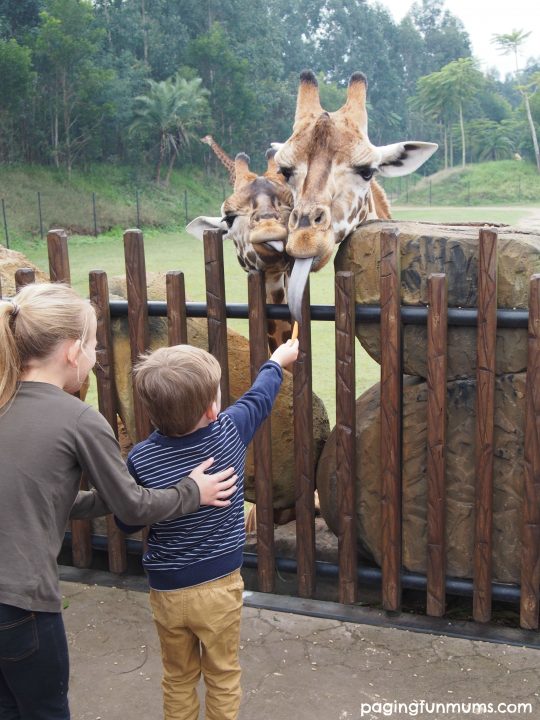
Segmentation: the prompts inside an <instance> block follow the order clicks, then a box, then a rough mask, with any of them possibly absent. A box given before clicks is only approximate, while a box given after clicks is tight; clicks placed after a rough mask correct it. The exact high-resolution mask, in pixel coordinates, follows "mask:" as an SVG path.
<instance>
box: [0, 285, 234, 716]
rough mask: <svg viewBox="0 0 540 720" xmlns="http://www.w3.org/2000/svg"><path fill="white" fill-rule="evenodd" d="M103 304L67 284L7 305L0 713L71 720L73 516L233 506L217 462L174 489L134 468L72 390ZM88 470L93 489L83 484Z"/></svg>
mask: <svg viewBox="0 0 540 720" xmlns="http://www.w3.org/2000/svg"><path fill="white" fill-rule="evenodd" d="M96 327H97V319H96V314H95V311H94V310H93V308H92V306H91V305H90V303H89V302H88V301H86V300H83V299H82V298H80V297H79V296H78V295H77V294H76V293H75V292H74V291H73V290H72V289H71V288H70V287H67V286H65V285H54V284H41V285H28V286H26V287H25V288H23V289H22V290H21V291H20V292H19V293H18V294H17V295H16V296H15V297H14V298H13V300H12V301H9V302H0V458H1V462H0V498H1V502H0V578H1V580H0V717H1V718H6V719H7V718H9V720H17V719H21V720H22V719H23V718H24V720H68V719H69V717H70V715H69V707H68V699H67V691H68V676H69V664H68V653H67V643H66V636H65V631H64V626H63V621H62V615H61V595H60V588H59V583H58V574H57V567H56V558H57V556H58V553H59V552H60V548H61V545H62V540H63V536H64V531H65V529H66V526H67V523H68V520H69V519H70V518H82V517H86V518H88V517H97V516H99V515H104V514H106V513H109V512H114V513H115V514H116V515H117V516H119V517H120V518H121V519H122V520H123V521H124V522H126V523H133V524H137V523H138V524H151V523H155V522H158V521H160V520H167V519H172V518H174V517H177V516H180V515H183V514H186V513H191V512H194V511H196V510H198V509H199V505H215V506H218V507H223V506H226V505H229V503H230V501H229V500H228V499H227V498H228V497H229V496H230V495H231V494H232V493H234V492H235V490H236V485H235V481H236V476H235V475H233V472H234V470H233V468H229V469H228V470H225V471H223V472H221V473H217V474H216V475H213V476H211V475H205V473H204V471H205V470H207V469H208V468H209V467H210V466H211V464H212V462H213V459H209V460H207V461H206V462H204V463H202V464H201V465H199V466H198V467H196V468H195V469H194V470H193V471H192V472H191V473H190V475H189V477H187V478H180V477H179V478H178V483H177V484H176V485H174V487H172V488H169V489H165V490H151V489H144V488H142V487H140V486H139V485H137V483H136V482H135V481H134V480H133V478H132V477H131V475H130V474H129V472H128V471H127V469H126V467H125V465H124V462H123V460H122V457H121V455H120V450H119V447H118V443H117V442H116V439H115V437H114V434H113V432H112V430H111V428H110V427H109V425H108V423H107V421H106V420H105V419H104V418H103V416H102V415H100V414H99V413H98V412H97V411H95V410H94V409H93V408H91V407H90V406H88V405H86V404H85V403H83V402H81V401H80V400H79V399H78V398H76V397H74V396H73V395H71V394H70V393H74V392H76V391H77V390H78V389H79V388H80V387H81V384H82V383H83V382H84V380H85V379H86V377H87V375H88V373H89V371H90V370H91V368H92V367H93V366H94V363H95V360H96V352H95V351H96ZM81 472H84V473H85V474H86V477H87V478H88V480H89V482H90V484H91V485H92V486H93V489H92V490H89V491H79V483H80V476H81Z"/></svg>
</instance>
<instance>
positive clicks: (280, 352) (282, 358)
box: [270, 340, 298, 367]
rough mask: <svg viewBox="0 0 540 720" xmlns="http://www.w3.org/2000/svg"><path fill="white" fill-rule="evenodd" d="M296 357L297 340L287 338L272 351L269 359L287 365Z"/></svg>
mask: <svg viewBox="0 0 540 720" xmlns="http://www.w3.org/2000/svg"><path fill="white" fill-rule="evenodd" d="M297 357H298V340H287V342H286V343H283V345H280V346H279V347H278V348H277V349H276V350H274V352H273V353H272V355H271V357H270V360H273V361H274V362H277V363H278V365H281V367H287V365H290V364H291V363H293V362H294V361H295V360H296V358H297Z"/></svg>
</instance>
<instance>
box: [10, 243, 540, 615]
mask: <svg viewBox="0 0 540 720" xmlns="http://www.w3.org/2000/svg"><path fill="white" fill-rule="evenodd" d="M48 247H49V264H50V277H51V280H54V281H65V282H69V280H70V271H69V257H68V246H67V237H66V234H65V233H64V232H63V231H58V230H56V231H51V232H50V233H49V234H48ZM124 248H125V264H126V276H127V289H128V301H127V316H128V324H129V334H130V342H131V355H132V359H133V360H134V359H135V358H136V357H137V356H138V354H139V353H141V352H143V351H145V350H146V349H147V348H148V347H149V325H148V303H147V294H146V271H145V257H144V246H143V237H142V233H141V232H140V231H139V230H128V231H127V232H126V233H125V234H124ZM204 252H205V271H206V299H207V302H206V306H207V319H208V345H209V347H208V349H209V351H210V352H211V353H212V354H213V355H214V356H215V357H216V358H217V359H218V360H219V362H220V364H221V367H222V387H221V390H222V397H223V405H224V406H225V405H226V404H227V403H228V398H229V377H228V353H227V304H226V297H225V280H224V272H223V254H222V253H223V250H222V235H221V232H220V231H208V232H206V233H205V236H204ZM478 273H479V276H478V308H477V357H478V362H477V368H478V369H477V376H476V380H477V385H476V387H477V395H476V497H475V533H474V577H473V580H472V585H471V591H472V592H471V594H472V596H473V616H474V619H475V620H477V621H480V622H487V621H489V620H490V618H491V612H492V588H493V584H492V570H491V564H492V525H493V508H492V498H493V455H494V412H495V342H496V329H497V305H496V298H497V288H496V283H497V233H496V231H495V230H491V229H482V230H480V231H479V262H478ZM166 278H167V280H166V287H167V302H166V310H167V318H168V337H169V342H170V344H176V343H179V342H186V339H187V324H186V322H187V321H186V318H187V316H188V314H189V306H190V304H189V303H186V300H185V288H184V277H183V274H182V273H181V272H178V271H172V272H168V273H167V276H166ZM32 281H33V274H32V272H31V271H28V270H19V271H18V272H17V276H16V282H17V285H18V286H21V285H24V284H26V283H28V282H32ZM400 284H401V281H400V251H399V240H398V235H397V232H395V231H391V232H385V233H383V235H382V237H381V264H380V290H381V302H380V328H381V338H383V339H384V342H381V448H380V452H381V470H382V486H381V503H382V507H381V518H382V523H381V543H382V563H381V590H382V603H383V607H384V609H385V610H391V611H396V610H399V608H400V604H401V596H402V579H403V577H404V576H405V575H406V574H405V573H404V572H403V568H402V563H401V553H402V541H401V522H402V520H401V510H402V505H401V482H402V476H401V474H402V468H401V442H402V437H401V418H402V407H401V406H402V371H401V335H402V315H403V313H404V308H402V307H401V304H400ZM428 293H429V308H428V311H427V337H428V358H427V359H428V379H427V387H428V404H427V407H428V410H427V413H428V414H427V427H428V434H427V573H426V580H425V587H426V602H427V613H428V615H431V616H443V615H444V613H445V602H446V593H447V589H448V585H449V582H448V581H449V578H447V576H446V560H445V558H446V548H445V518H446V513H445V454H446V393H447V385H446V383H447V379H446V354H447V353H446V350H447V317H448V308H447V289H446V278H445V276H444V275H442V274H434V275H432V276H431V277H430V278H429V281H428ZM248 296H249V304H248V307H249V334H250V348H251V373H252V376H255V374H256V372H257V369H258V367H259V366H260V365H261V364H262V362H264V360H265V359H266V358H267V350H266V323H267V312H268V310H267V308H266V306H265V292H264V278H263V276H262V275H261V274H260V273H250V274H249V277H248ZM354 297H355V293H354V278H353V276H352V273H348V272H339V273H337V274H336V277H335V333H336V426H337V430H336V432H337V443H336V452H337V457H336V472H337V489H338V495H337V502H338V507H339V518H340V521H339V534H338V588H339V600H340V602H342V603H354V602H355V601H356V600H357V593H358V586H359V577H360V576H361V572H360V570H361V568H359V566H358V559H357V558H358V551H357V541H356V511H355V507H356V504H355V492H356V477H355V468H356V463H355V437H356V432H355V423H356V412H355V399H356V392H355V343H356V338H355V323H356V322H357V319H358V316H357V308H355V302H354ZM90 298H91V300H92V302H93V303H94V304H95V305H96V306H97V307H98V308H99V311H100V312H99V323H98V348H97V361H98V362H97V365H96V377H97V389H98V398H99V409H100V411H101V412H102V413H103V415H104V416H105V417H106V418H107V420H108V421H109V422H110V424H111V426H112V427H113V429H114V430H115V431H116V429H117V417H116V392H115V385H114V374H113V367H112V363H113V359H112V358H113V356H112V341H111V325H110V317H111V313H110V307H109V291H108V282H107V276H106V274H105V273H104V272H102V271H93V272H91V273H90ZM310 311H311V308H310V300H309V283H308V286H307V288H306V292H305V295H304V299H303V305H302V322H301V325H300V335H299V340H300V353H299V358H298V361H297V362H296V363H295V364H294V371H293V398H294V457H295V483H296V518H297V519H296V563H297V579H298V585H297V592H298V595H299V596H300V597H305V598H308V597H312V596H313V594H314V592H315V584H316V561H315V522H314V518H315V511H314V489H315V462H314V448H313V432H312V422H313V414H312V391H311V352H312V351H311V337H310V321H311V320H310ZM454 312H455V311H454ZM527 368H528V371H527V382H526V413H525V441H524V442H525V445H524V477H523V494H522V498H523V502H522V527H521V528H516V533H521V536H522V553H521V592H520V622H521V626H522V627H523V628H528V629H538V620H539V588H540V275H534V276H533V277H532V278H531V283H530V296H529V313H528V365H527ZM134 402H135V417H136V433H137V440H139V439H142V438H144V437H146V436H147V435H148V433H149V431H150V422H149V418H148V416H147V414H146V413H145V411H144V408H143V406H142V405H141V403H140V401H139V399H138V398H137V396H136V395H135V400H134ZM270 422H271V419H269V420H267V421H266V422H265V423H264V425H263V426H262V427H261V428H260V430H259V431H258V433H257V435H256V437H255V439H254V443H255V453H254V457H255V485H256V498H257V503H256V513H257V548H258V553H257V555H258V558H257V569H258V584H259V589H260V590H261V591H263V592H272V591H273V589H274V578H275V569H276V557H275V551H274V525H273V512H272V482H271V478H272V463H271V447H270V443H271V438H270ZM83 483H84V478H83ZM107 529H108V553H109V568H110V570H111V571H112V572H116V573H119V572H123V571H125V569H126V543H125V539H124V536H123V534H122V533H121V532H120V531H119V530H118V529H117V528H116V526H115V524H114V522H111V521H110V520H109V522H108V525H107ZM72 546H73V562H74V564H75V565H76V566H79V567H87V566H89V564H90V562H91V556H92V548H91V530H90V524H89V522H87V521H81V520H78V521H74V522H73V523H72ZM516 590H517V588H516Z"/></svg>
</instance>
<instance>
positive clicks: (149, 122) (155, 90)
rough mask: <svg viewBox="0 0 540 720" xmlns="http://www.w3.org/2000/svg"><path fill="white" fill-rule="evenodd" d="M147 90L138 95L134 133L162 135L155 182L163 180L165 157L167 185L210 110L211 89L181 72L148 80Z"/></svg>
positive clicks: (132, 130) (199, 79) (132, 128)
mask: <svg viewBox="0 0 540 720" xmlns="http://www.w3.org/2000/svg"><path fill="white" fill-rule="evenodd" d="M148 86H149V87H148V92H147V93H146V95H139V96H138V97H136V98H135V108H134V111H135V120H134V121H133V123H132V125H131V128H130V132H131V133H136V132H139V133H145V134H147V135H150V136H155V135H157V136H158V137H159V158H158V164H157V170H156V182H158V183H159V182H160V181H161V170H162V166H163V162H164V161H165V158H167V157H168V158H169V167H168V170H167V175H166V177H165V184H166V185H168V184H169V180H170V176H171V173H172V169H173V165H174V162H175V160H176V158H177V157H178V155H179V153H180V150H181V148H182V147H185V146H186V145H188V144H189V141H190V138H191V137H192V136H193V134H194V132H193V131H194V129H195V127H197V125H198V124H199V123H200V121H201V118H202V117H203V116H204V115H206V113H207V111H208V101H207V97H208V95H209V92H208V90H206V89H205V88H203V87H202V80H201V78H198V77H196V78H192V79H191V80H186V79H185V78H184V77H182V76H181V75H180V74H179V73H177V74H176V75H174V76H173V77H170V78H168V79H167V80H162V81H161V82H156V81H155V80H148Z"/></svg>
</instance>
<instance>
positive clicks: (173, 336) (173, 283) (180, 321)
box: [165, 270, 188, 345]
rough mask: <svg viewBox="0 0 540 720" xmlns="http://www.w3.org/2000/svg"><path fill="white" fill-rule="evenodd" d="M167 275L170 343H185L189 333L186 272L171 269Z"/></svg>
mask: <svg viewBox="0 0 540 720" xmlns="http://www.w3.org/2000/svg"><path fill="white" fill-rule="evenodd" d="M165 277H166V284H167V323H168V337H169V345H185V344H186V343H187V341H188V334H187V317H186V288H185V283H184V273H183V272H180V271H179V270H171V271H170V272H168V273H167V275H166V276H165Z"/></svg>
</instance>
